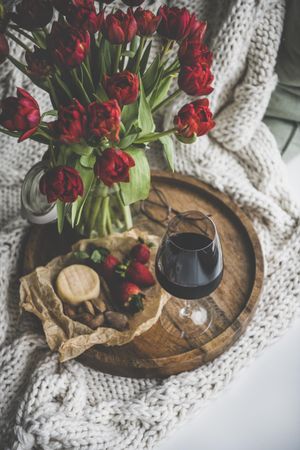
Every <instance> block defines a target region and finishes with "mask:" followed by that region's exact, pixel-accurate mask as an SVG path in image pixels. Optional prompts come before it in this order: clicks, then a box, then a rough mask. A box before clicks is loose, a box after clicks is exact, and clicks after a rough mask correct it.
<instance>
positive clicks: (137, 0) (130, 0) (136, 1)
mask: <svg viewBox="0 0 300 450" xmlns="http://www.w3.org/2000/svg"><path fill="white" fill-rule="evenodd" d="M144 1H145V0H123V3H125V5H127V6H140V5H141V4H142V3H144Z"/></svg>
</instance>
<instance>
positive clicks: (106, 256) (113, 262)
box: [90, 247, 120, 282]
mask: <svg viewBox="0 0 300 450" xmlns="http://www.w3.org/2000/svg"><path fill="white" fill-rule="evenodd" d="M90 258H91V260H92V261H93V262H94V263H96V264H97V265H98V264H99V265H98V270H99V273H100V275H102V277H103V278H104V279H105V280H106V281H107V282H110V281H112V279H113V277H114V275H115V268H116V266H117V265H118V264H120V261H119V260H118V258H116V257H115V256H113V255H112V254H111V253H109V251H108V250H107V249H106V248H103V247H99V248H96V249H95V250H94V251H93V253H92V254H91V257H90Z"/></svg>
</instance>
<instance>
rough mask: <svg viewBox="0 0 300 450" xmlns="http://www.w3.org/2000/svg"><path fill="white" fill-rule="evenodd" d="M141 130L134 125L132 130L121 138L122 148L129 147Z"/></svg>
mask: <svg viewBox="0 0 300 450" xmlns="http://www.w3.org/2000/svg"><path fill="white" fill-rule="evenodd" d="M141 131H142V130H141V129H140V128H137V127H132V128H131V132H130V133H129V134H127V135H126V136H124V137H123V138H122V139H121V140H120V143H119V147H120V148H122V149H125V148H127V147H129V146H130V145H131V144H132V143H133V142H134V141H135V140H136V138H137V137H138V135H139V134H140V132H141Z"/></svg>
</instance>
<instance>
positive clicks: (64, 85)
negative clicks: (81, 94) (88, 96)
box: [54, 73, 73, 100]
mask: <svg viewBox="0 0 300 450" xmlns="http://www.w3.org/2000/svg"><path fill="white" fill-rule="evenodd" d="M54 79H55V81H56V83H57V84H58V86H60V87H61V89H62V90H63V91H64V93H65V94H66V95H67V97H69V99H70V100H72V99H73V95H72V93H71V91H70V89H69V88H68V86H67V85H66V83H64V81H63V80H62V79H61V77H60V76H59V75H58V74H56V73H55V74H54Z"/></svg>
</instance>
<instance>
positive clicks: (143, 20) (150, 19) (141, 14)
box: [134, 8, 161, 36]
mask: <svg viewBox="0 0 300 450" xmlns="http://www.w3.org/2000/svg"><path fill="white" fill-rule="evenodd" d="M134 17H135V20H136V22H137V27H138V31H137V34H138V35H139V36H152V34H154V33H155V32H156V30H157V27H158V25H159V22H160V21H161V17H159V16H156V15H155V14H153V12H152V11H149V10H146V9H142V8H137V9H136V10H135V12H134Z"/></svg>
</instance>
